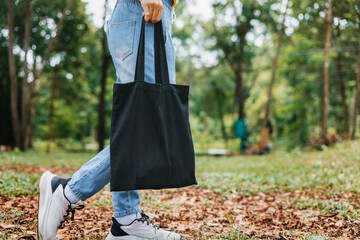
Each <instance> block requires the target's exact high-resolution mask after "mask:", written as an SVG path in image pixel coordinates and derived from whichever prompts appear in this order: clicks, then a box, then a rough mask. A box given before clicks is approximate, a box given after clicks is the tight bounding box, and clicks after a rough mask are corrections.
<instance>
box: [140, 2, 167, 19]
mask: <svg viewBox="0 0 360 240" xmlns="http://www.w3.org/2000/svg"><path fill="white" fill-rule="evenodd" d="M141 6H142V8H143V9H144V12H143V15H144V16H145V22H148V21H149V20H151V22H152V23H157V22H159V21H160V20H161V14H162V8H163V3H162V1H161V0H141Z"/></svg>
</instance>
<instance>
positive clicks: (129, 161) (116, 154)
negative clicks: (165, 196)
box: [110, 19, 197, 191]
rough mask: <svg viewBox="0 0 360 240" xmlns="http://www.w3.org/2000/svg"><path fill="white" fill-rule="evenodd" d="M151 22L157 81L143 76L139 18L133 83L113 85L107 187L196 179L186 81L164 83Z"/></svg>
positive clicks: (160, 42)
mask: <svg viewBox="0 0 360 240" xmlns="http://www.w3.org/2000/svg"><path fill="white" fill-rule="evenodd" d="M154 25H155V26H154V51H155V52H154V55H155V79H156V83H148V82H145V81H144V65H145V64H144V61H145V58H144V50H145V22H144V19H143V20H142V24H141V33H140V42H139V49H138V55H137V61H136V69H135V79H134V82H130V83H125V84H119V83H115V84H114V88H113V110H112V115H111V134H110V163H111V180H110V189H111V191H125V190H135V189H162V188H178V187H184V186H189V185H193V184H197V182H196V178H195V157H194V146H193V141H192V136H191V130H190V124H189V106H188V96H189V86H186V85H178V84H170V83H169V73H168V67H167V60H166V51H165V43H164V35H163V29H162V23H161V22H159V23H156V24H154Z"/></svg>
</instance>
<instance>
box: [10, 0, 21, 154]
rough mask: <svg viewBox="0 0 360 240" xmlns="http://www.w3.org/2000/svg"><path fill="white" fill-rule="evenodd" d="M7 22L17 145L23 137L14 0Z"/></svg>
mask: <svg viewBox="0 0 360 240" xmlns="http://www.w3.org/2000/svg"><path fill="white" fill-rule="evenodd" d="M7 22H8V28H9V43H8V61H9V73H10V81H11V83H10V93H11V95H10V99H11V117H12V123H13V132H14V139H15V146H16V147H19V146H20V139H21V125H20V120H19V112H18V92H19V89H18V78H17V72H16V65H15V55H14V53H13V48H14V41H15V40H14V35H15V33H14V1H13V0H9V1H8V9H7Z"/></svg>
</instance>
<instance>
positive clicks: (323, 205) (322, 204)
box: [294, 199, 360, 220]
mask: <svg viewBox="0 0 360 240" xmlns="http://www.w3.org/2000/svg"><path fill="white" fill-rule="evenodd" d="M294 204H295V206H296V207H297V208H299V209H311V210H319V211H321V212H322V213H325V214H328V213H339V215H340V216H342V217H343V218H345V219H346V220H349V219H359V217H360V210H359V209H357V206H354V205H352V204H350V203H347V202H342V201H339V202H336V201H332V200H315V199H306V200H297V201H295V202H294Z"/></svg>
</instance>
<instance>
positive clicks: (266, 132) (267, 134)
mask: <svg viewBox="0 0 360 240" xmlns="http://www.w3.org/2000/svg"><path fill="white" fill-rule="evenodd" d="M289 2H290V1H289V0H288V1H287V3H286V7H285V11H284V13H283V15H282V17H283V19H282V22H281V27H280V30H279V33H278V44H277V47H276V52H275V56H274V61H273V65H272V71H271V79H270V83H269V88H268V100H267V102H266V106H265V117H264V119H263V122H262V129H261V134H262V136H261V142H260V147H261V148H263V147H265V146H266V145H267V144H268V143H267V141H269V137H270V132H269V131H270V129H268V128H269V127H268V126H267V125H268V122H269V115H270V106H271V98H272V89H273V86H274V82H275V78H276V69H277V65H278V60H279V55H280V49H281V45H282V42H283V36H284V30H285V18H286V11H287V9H288V6H289Z"/></svg>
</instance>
